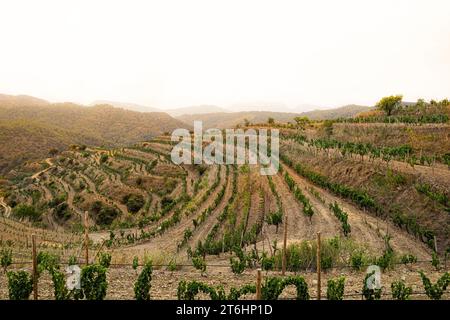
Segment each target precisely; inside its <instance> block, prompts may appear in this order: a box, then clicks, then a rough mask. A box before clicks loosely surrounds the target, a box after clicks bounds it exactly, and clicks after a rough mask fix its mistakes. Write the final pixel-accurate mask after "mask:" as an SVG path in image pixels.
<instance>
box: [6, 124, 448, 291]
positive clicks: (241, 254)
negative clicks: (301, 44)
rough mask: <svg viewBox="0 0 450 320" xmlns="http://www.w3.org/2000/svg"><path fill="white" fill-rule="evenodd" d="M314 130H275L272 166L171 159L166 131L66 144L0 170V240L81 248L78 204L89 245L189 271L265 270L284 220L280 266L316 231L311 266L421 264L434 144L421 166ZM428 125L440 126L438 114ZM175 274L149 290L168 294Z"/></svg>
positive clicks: (62, 250)
mask: <svg viewBox="0 0 450 320" xmlns="http://www.w3.org/2000/svg"><path fill="white" fill-rule="evenodd" d="M335 125H336V127H334V125H333V130H335V131H334V132H336V134H334V133H332V134H331V135H330V136H327V137H326V139H328V140H326V141H331V140H333V139H336V140H337V139H341V140H340V141H341V142H342V139H343V136H342V132H345V130H342V129H340V126H342V124H335ZM346 125H347V126H351V124H346ZM357 126H359V125H355V127H353V128H351V129H352V130H356V129H357ZM375 128H376V126H375V125H374V126H373V129H371V130H374V132H377V129H375ZM323 130H324V129H323V128H322V127H321V126H318V125H317V124H313V125H311V126H309V127H308V128H307V129H305V130H303V129H295V130H294V129H291V128H287V129H281V136H282V139H281V167H280V171H279V172H278V173H277V174H276V175H273V176H262V175H260V172H259V169H260V168H259V166H258V165H182V166H179V165H174V164H173V163H172V162H171V160H170V151H171V149H172V143H171V141H170V137H169V136H159V137H156V138H154V139H151V140H148V141H143V142H139V143H136V144H133V145H129V146H128V147H122V148H100V147H95V148H94V147H85V146H82V145H73V146H72V147H71V148H70V149H69V150H66V151H64V152H61V153H59V154H57V155H55V156H53V157H50V158H46V159H44V160H42V161H40V162H36V163H29V164H27V165H25V166H22V167H20V168H17V169H16V170H15V172H14V173H11V178H10V179H9V180H4V181H2V197H1V198H0V210H1V212H2V215H3V218H2V219H0V225H1V226H0V232H1V235H2V244H7V245H8V246H9V247H13V248H14V256H15V259H20V258H21V257H29V255H30V250H29V247H30V236H29V235H30V233H36V234H37V235H38V242H39V243H40V247H39V248H40V250H46V251H49V252H53V253H54V254H57V255H59V256H60V257H61V258H62V259H63V261H67V259H69V258H70V257H71V256H77V257H78V259H79V261H82V260H83V255H84V253H83V250H82V243H83V236H82V231H83V224H82V223H83V215H84V212H88V217H89V218H88V225H89V239H90V246H89V250H90V251H91V257H95V256H97V255H98V253H99V252H101V251H107V252H110V253H111V254H112V261H113V263H115V264H123V263H125V264H127V263H130V262H131V261H132V260H133V258H135V259H137V257H139V259H143V257H145V256H147V257H152V260H153V262H154V264H155V265H164V266H168V268H171V269H173V270H185V271H183V272H192V275H191V276H195V274H196V271H193V270H195V269H196V268H197V269H199V270H200V271H201V273H202V274H204V273H205V272H206V273H211V275H214V274H216V273H217V272H221V271H218V270H226V272H230V271H232V272H233V273H237V274H239V273H241V272H243V271H244V270H247V271H244V274H251V270H252V269H253V268H256V267H262V268H263V269H264V270H266V271H267V272H276V270H279V269H280V268H281V265H282V252H283V250H282V243H283V238H284V234H285V232H286V236H287V249H286V250H287V262H286V268H287V270H288V272H298V271H302V272H307V271H308V270H309V271H311V270H314V269H315V264H316V262H315V259H316V258H315V253H314V250H315V249H314V246H315V245H316V242H315V241H316V237H317V233H318V232H320V233H321V236H322V241H323V243H322V247H323V248H322V250H323V253H322V255H323V256H321V259H322V262H321V264H323V266H322V267H323V269H324V270H333V268H346V267H348V266H351V267H352V268H356V269H358V268H361V267H358V265H359V264H360V265H361V266H364V265H367V264H371V263H376V264H379V265H382V266H383V268H385V269H386V272H388V273H389V272H392V273H390V274H392V275H393V276H394V275H395V271H389V270H392V269H394V268H396V267H395V266H396V265H398V264H400V263H403V261H405V259H412V261H419V262H422V263H425V265H424V266H421V267H420V268H422V269H424V270H428V271H429V272H431V273H433V274H434V272H435V271H433V270H434V269H432V268H431V263H430V262H429V261H431V259H432V256H433V257H434V253H433V252H434V250H435V248H436V245H437V248H438V252H437V253H438V256H441V259H442V258H444V256H445V252H446V250H447V248H448V245H449V242H448V239H449V237H448V231H449V216H448V193H447V192H448V190H449V188H448V184H449V181H450V179H448V175H449V172H450V171H448V168H447V167H446V166H445V165H444V164H443V163H442V162H441V160H440V159H441V157H440V158H439V160H438V161H435V162H431V163H428V164H427V165H421V164H420V163H416V164H412V163H411V162H408V161H406V160H405V158H404V157H402V155H393V156H392V157H389V159H387V158H386V155H385V153H386V152H387V151H386V150H388V149H383V148H384V147H388V146H383V145H381V144H374V145H376V146H377V148H378V149H380V150H382V151H381V153H380V154H379V155H377V154H372V153H370V152H369V151H367V153H364V154H361V152H360V153H358V151H357V150H358V149H355V150H353V149H351V150H350V149H349V148H350V147H349V146H347V147H343V146H342V144H340V145H332V146H329V145H325V146H324V145H323V144H322V143H323V141H322V140H320V139H325V138H321V135H322V134H323ZM367 130H369V129H367ZM429 130H430V132H438V134H442V135H444V136H445V135H446V134H447V130H448V127H445V126H443V125H439V127H438V128H434V127H433V128H430V129H429ZM365 139H368V137H367V135H365ZM437 140H439V141H440V142H439V143H441V142H442V137H441V139H437ZM318 141H320V143H319V142H318ZM390 148H393V146H390ZM436 148H437V149H436V152H441V151H440V150H442V149H440V148H441V146H439V147H436ZM344 150H345V151H344ZM352 150H353V151H352ZM389 150H390V149H389ZM429 150H431V149H429ZM433 150H434V149H433ZM411 152H412V153H411V154H414V152H415V150H412V151H411ZM430 152H431V151H430ZM412 199H414V201H413V200H412ZM435 239H436V241H435ZM92 259H94V258H92ZM230 259H231V260H230ZM433 259H434V258H433ZM140 261H142V260H140ZM357 261H359V262H357ZM358 263H359V264H358ZM224 268H225V269H224ZM338 270H339V269H338ZM356 275H357V277H359V275H361V273H359V275H358V274H356ZM233 277H236V276H234V275H233ZM245 277H247V276H245ZM349 277H351V275H349ZM129 278H133V276H129V277H127V278H126V279H121V281H124V282H126V281H131V280H129ZM412 278H413V279H415V278H414V276H412ZM233 279H234V278H233ZM239 279H240V278H235V280H233V283H239V281H240V280H239ZM241 279H244V278H241ZM309 281H313V279H312V278H311V279H310V280H309ZM355 281H360V280H355ZM414 281H417V279H416V280H414ZM208 282H209V283H217V279H216V278H215V276H212V278H210V279H209V280H208ZM175 285H176V283H174V282H170V285H169V286H166V285H163V287H162V288H158V289H155V290H157V292H158V293H157V294H156V295H157V296H158V295H159V296H160V297H162V298H164V297H165V298H167V297H172V298H173V297H174V296H173V295H174V292H176V287H174V286H175ZM123 290H126V289H123ZM161 290H162V291H161ZM116 294H117V295H119V296H120V295H121V293H118V292H117V293H114V295H113V296H112V297H116V296H115V295H116Z"/></svg>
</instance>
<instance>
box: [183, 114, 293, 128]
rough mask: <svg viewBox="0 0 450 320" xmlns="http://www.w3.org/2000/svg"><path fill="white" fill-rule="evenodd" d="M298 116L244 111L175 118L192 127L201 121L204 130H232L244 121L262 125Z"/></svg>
mask: <svg viewBox="0 0 450 320" xmlns="http://www.w3.org/2000/svg"><path fill="white" fill-rule="evenodd" d="M297 116H299V114H297V113H284V112H270V111H244V112H233V113H225V112H218V113H210V114H194V115H182V116H179V117H176V118H177V119H179V120H181V121H183V122H184V123H186V124H190V125H192V123H193V122H194V121H196V120H198V121H203V126H204V128H219V129H225V128H233V127H235V126H236V125H238V124H241V125H242V124H244V123H245V120H248V121H250V123H264V122H267V119H268V118H274V119H275V121H276V122H289V121H291V122H293V121H294V118H295V117H297Z"/></svg>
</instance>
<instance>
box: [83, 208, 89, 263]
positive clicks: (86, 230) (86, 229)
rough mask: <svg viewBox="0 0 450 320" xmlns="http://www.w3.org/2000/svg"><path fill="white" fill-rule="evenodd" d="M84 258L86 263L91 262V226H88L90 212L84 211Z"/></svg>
mask: <svg viewBox="0 0 450 320" xmlns="http://www.w3.org/2000/svg"><path fill="white" fill-rule="evenodd" d="M84 250H85V252H84V258H85V260H86V265H88V264H89V227H88V212H87V211H85V212H84Z"/></svg>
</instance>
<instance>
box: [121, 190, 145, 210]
mask: <svg viewBox="0 0 450 320" xmlns="http://www.w3.org/2000/svg"><path fill="white" fill-rule="evenodd" d="M122 202H123V203H124V204H125V205H126V206H127V209H128V211H130V212H131V213H136V212H138V211H139V210H141V208H142V207H143V206H144V204H145V199H144V197H143V196H142V195H141V194H128V195H126V196H124V197H123V199H122Z"/></svg>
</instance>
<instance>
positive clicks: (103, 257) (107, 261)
mask: <svg viewBox="0 0 450 320" xmlns="http://www.w3.org/2000/svg"><path fill="white" fill-rule="evenodd" d="M98 264H99V265H101V266H102V267H105V268H109V266H110V265H111V254H110V253H108V252H100V255H99V256H98Z"/></svg>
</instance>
